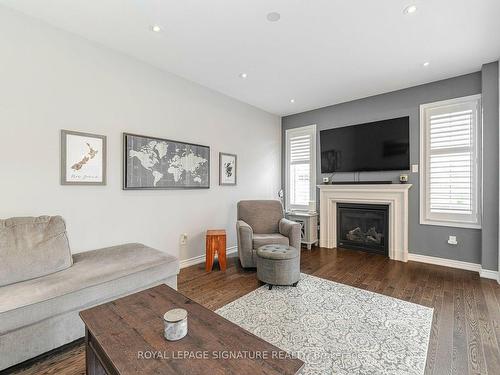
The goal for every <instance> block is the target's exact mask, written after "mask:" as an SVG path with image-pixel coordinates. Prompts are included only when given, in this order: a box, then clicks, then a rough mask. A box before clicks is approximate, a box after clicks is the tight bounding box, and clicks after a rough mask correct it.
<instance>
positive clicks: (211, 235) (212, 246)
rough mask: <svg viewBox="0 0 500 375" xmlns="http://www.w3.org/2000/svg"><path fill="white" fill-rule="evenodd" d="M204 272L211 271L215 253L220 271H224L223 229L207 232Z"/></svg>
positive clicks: (224, 240)
mask: <svg viewBox="0 0 500 375" xmlns="http://www.w3.org/2000/svg"><path fill="white" fill-rule="evenodd" d="M206 252H207V255H206V260H205V270H206V271H207V272H210V271H212V267H213V265H214V257H215V253H216V252H217V259H218V260H219V265H220V269H221V270H222V271H225V270H226V231H225V230H224V229H216V230H207V236H206Z"/></svg>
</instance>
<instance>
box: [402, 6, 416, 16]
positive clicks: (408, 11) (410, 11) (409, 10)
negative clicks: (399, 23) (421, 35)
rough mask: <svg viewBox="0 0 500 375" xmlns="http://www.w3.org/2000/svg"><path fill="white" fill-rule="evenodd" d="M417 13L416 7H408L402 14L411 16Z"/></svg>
mask: <svg viewBox="0 0 500 375" xmlns="http://www.w3.org/2000/svg"><path fill="white" fill-rule="evenodd" d="M416 11H417V6H416V5H408V6H407V7H406V8H405V9H404V10H403V13H404V14H412V13H415V12H416Z"/></svg>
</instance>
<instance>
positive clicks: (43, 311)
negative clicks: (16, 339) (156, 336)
mask: <svg viewBox="0 0 500 375" xmlns="http://www.w3.org/2000/svg"><path fill="white" fill-rule="evenodd" d="M73 257H74V264H73V266H72V267H70V268H68V269H66V270H64V271H61V272H57V273H53V274H50V275H47V276H43V277H40V278H37V279H33V280H28V281H23V282H20V283H16V284H11V285H7V286H4V287H1V288H0V335H1V334H4V333H7V332H9V331H12V330H14V329H17V328H20V327H23V326H26V325H29V324H33V323H35V322H38V321H41V320H43V319H47V318H49V317H53V316H57V315H59V314H63V313H65V312H68V311H73V310H83V309H85V308H88V307H91V306H94V305H98V304H100V303H103V302H106V301H108V300H112V299H115V298H118V297H120V296H122V295H126V294H128V293H131V292H133V291H135V290H138V289H140V288H141V287H143V286H149V285H151V284H153V283H155V282H158V281H160V280H165V279H167V278H169V277H171V276H175V275H177V274H178V273H179V261H178V260H177V258H175V257H173V256H170V255H168V254H166V253H163V252H160V251H158V250H154V249H151V248H149V247H147V246H144V245H142V244H137V243H132V244H125V245H119V246H113V247H109V248H104V249H99V250H93V251H89V252H85V253H78V254H75V255H74V256H73Z"/></svg>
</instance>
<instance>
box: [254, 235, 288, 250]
mask: <svg viewBox="0 0 500 375" xmlns="http://www.w3.org/2000/svg"><path fill="white" fill-rule="evenodd" d="M288 242H289V241H288V237H285V236H283V235H281V234H279V233H273V234H254V235H253V248H254V249H258V248H259V247H261V246H264V245H271V244H280V245H289V243H288Z"/></svg>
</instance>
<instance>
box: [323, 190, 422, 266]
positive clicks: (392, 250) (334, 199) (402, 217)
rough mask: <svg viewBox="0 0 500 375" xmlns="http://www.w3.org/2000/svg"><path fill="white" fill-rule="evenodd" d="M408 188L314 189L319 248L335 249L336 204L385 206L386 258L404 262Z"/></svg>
mask: <svg viewBox="0 0 500 375" xmlns="http://www.w3.org/2000/svg"><path fill="white" fill-rule="evenodd" d="M411 187H412V185H411V184H373V185H369V184H368V185H331V184H324V185H318V188H319V190H320V246H321V247H326V248H331V249H333V248H336V247H337V203H358V204H376V205H387V206H388V211H389V213H388V215H389V230H388V232H389V234H388V238H387V242H388V243H387V245H388V255H389V258H391V259H394V260H399V261H403V262H406V261H408V192H409V190H410V188H411Z"/></svg>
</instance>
